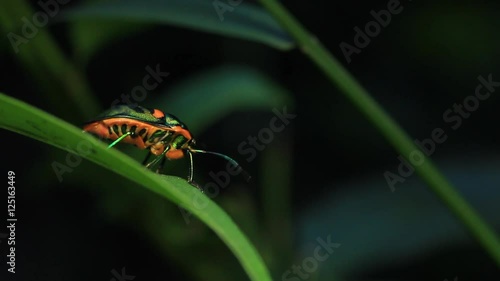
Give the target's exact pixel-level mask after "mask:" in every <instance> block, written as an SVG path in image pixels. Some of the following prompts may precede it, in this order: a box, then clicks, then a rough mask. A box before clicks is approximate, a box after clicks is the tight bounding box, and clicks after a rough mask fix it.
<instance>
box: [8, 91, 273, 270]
mask: <svg viewBox="0 0 500 281" xmlns="http://www.w3.org/2000/svg"><path fill="white" fill-rule="evenodd" d="M0 128H4V129H7V130H10V131H13V132H17V133H19V134H22V135H25V136H28V137H31V138H33V139H36V140H39V141H42V142H45V143H47V144H50V145H53V146H55V147H58V148H60V149H63V150H66V151H69V152H73V153H75V154H77V155H80V156H81V157H84V158H86V159H89V160H91V161H93V162H95V163H97V164H99V165H101V166H103V167H105V168H107V169H109V170H111V171H113V172H115V173H117V174H119V175H122V176H123V177H125V178H128V179H130V180H131V181H134V182H136V183H138V184H140V185H142V186H144V187H145V188H147V189H149V190H151V191H153V192H155V193H157V194H159V195H160V196H163V197H165V198H167V199H169V200H170V201H172V202H173V203H175V204H178V205H180V206H181V207H183V208H185V209H186V210H188V211H190V212H191V213H193V214H194V215H195V216H197V217H198V218H199V219H200V220H201V221H203V222H204V223H205V224H207V225H208V226H209V227H210V228H212V230H213V231H214V232H215V233H216V234H217V235H218V236H219V237H220V238H221V239H222V240H223V241H224V243H226V245H227V246H228V247H229V248H230V249H231V251H232V252H233V253H234V255H235V256H236V257H237V258H238V260H239V261H240V263H241V265H242V266H243V268H244V269H245V271H246V272H247V274H248V276H249V277H250V279H251V280H271V277H270V274H269V272H268V269H267V268H266V266H265V265H264V262H263V260H262V258H261V257H260V256H259V254H258V253H257V251H256V249H255V247H254V246H253V245H252V244H251V243H250V242H249V241H248V239H247V238H246V236H245V235H244V234H243V233H242V232H241V230H240V229H239V228H238V226H237V225H236V224H235V223H234V222H233V221H232V219H231V218H230V217H229V216H228V215H227V214H226V213H225V212H224V211H223V210H222V209H221V208H219V207H218V206H217V205H216V204H215V203H214V202H213V201H211V200H210V199H209V198H208V197H206V196H205V195H203V194H202V193H200V192H199V191H198V190H197V189H195V188H194V187H193V186H191V185H189V184H188V183H187V182H186V181H185V180H184V179H180V178H177V177H172V176H159V175H157V174H155V173H152V172H151V171H149V170H147V169H146V168H145V167H144V166H142V165H140V164H139V163H138V162H137V161H135V160H133V159H131V158H130V157H128V156H127V155H125V154H123V153H121V152H119V151H118V150H115V149H107V148H106V145H105V144H104V143H102V142H101V141H99V140H98V139H96V138H94V137H92V136H91V135H88V134H85V133H82V131H81V130H80V129H78V128H75V127H74V126H72V125H71V124H68V123H66V122H64V121H63V120H60V119H58V118H56V117H54V116H52V115H50V114H48V113H46V112H43V111H41V110H39V109H37V108H34V107H32V106H30V105H28V104H26V103H24V102H22V101H19V100H16V99H14V98H12V97H9V96H7V95H4V94H1V93H0ZM193 198H196V199H197V201H198V202H203V205H204V207H203V208H200V207H198V206H196V205H195V204H193V201H194V200H193Z"/></svg>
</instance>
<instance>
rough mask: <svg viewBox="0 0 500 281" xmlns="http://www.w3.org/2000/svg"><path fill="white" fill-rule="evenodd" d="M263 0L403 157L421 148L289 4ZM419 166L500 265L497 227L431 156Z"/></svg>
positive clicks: (416, 168) (431, 185)
mask: <svg viewBox="0 0 500 281" xmlns="http://www.w3.org/2000/svg"><path fill="white" fill-rule="evenodd" d="M260 2H261V3H262V5H263V6H264V7H266V8H267V9H268V10H269V12H270V13H271V14H272V15H274V17H275V18H276V19H277V20H278V21H279V22H280V23H281V24H282V26H283V28H285V29H286V30H288V32H290V34H291V35H292V37H294V38H295V40H296V41H297V44H298V45H299V47H300V48H301V49H302V50H303V51H304V53H305V54H306V55H307V56H309V58H310V59H311V60H312V61H313V62H314V63H316V65H317V66H318V67H319V68H320V69H321V70H322V71H323V72H324V73H325V74H326V75H327V77H328V78H329V79H330V80H331V82H333V83H334V84H336V85H337V87H339V88H340V90H341V92H342V93H343V94H344V95H345V96H346V97H347V98H348V99H349V100H350V101H351V102H352V103H354V105H355V106H357V107H358V109H359V110H360V111H361V112H362V113H363V114H365V116H366V117H367V118H368V119H369V120H370V121H372V122H373V124H374V125H375V126H376V127H377V129H378V130H379V131H380V132H381V133H382V134H383V135H384V136H385V138H386V139H387V140H388V141H389V142H390V143H391V145H392V146H393V147H394V148H396V150H397V151H398V152H399V153H401V155H402V156H403V157H405V158H406V159H408V156H409V155H410V153H411V152H413V151H420V150H419V149H418V148H417V147H416V146H415V145H414V143H413V142H412V140H411V139H410V137H409V136H408V135H407V134H406V133H405V132H404V130H403V129H402V128H401V127H399V125H398V124H397V123H396V122H395V121H394V120H393V119H392V118H391V117H390V116H389V115H388V114H387V113H386V112H385V111H384V109H383V108H382V107H381V106H380V105H379V104H378V103H377V102H376V101H375V100H374V99H373V98H372V97H371V96H370V94H369V93H368V92H367V91H366V90H365V89H364V88H363V87H362V86H361V85H360V84H359V83H358V82H357V81H356V79H355V78H354V77H353V76H352V75H351V74H350V73H349V72H348V71H347V70H346V69H345V68H344V67H343V66H342V64H341V63H340V62H339V61H338V60H336V59H335V58H334V57H333V56H332V55H331V54H330V53H329V52H328V51H327V50H326V49H325V48H324V47H323V46H322V45H321V44H320V42H319V41H318V40H317V39H316V38H315V37H314V36H313V35H311V34H310V33H309V32H308V31H306V30H305V28H303V27H302V26H301V24H300V23H299V22H298V21H297V20H296V19H295V18H294V17H293V16H292V15H291V14H290V13H289V12H288V11H287V10H286V9H285V7H283V6H282V5H281V4H280V3H279V2H278V1H275V0H260ZM423 155H424V154H423ZM408 160H409V159H408ZM415 170H416V171H417V173H418V174H419V175H420V177H421V178H422V179H423V180H424V181H425V182H426V183H427V184H428V185H429V187H430V188H431V189H432V191H433V192H435V193H436V194H437V195H438V196H439V197H440V198H441V199H442V200H443V201H444V203H445V204H446V205H447V206H448V207H449V208H450V209H451V210H452V212H453V213H454V214H455V215H456V216H457V217H458V218H459V219H460V220H461V221H462V223H463V224H464V225H465V226H466V227H467V228H468V229H469V231H470V232H471V233H472V235H473V236H474V237H475V238H476V239H477V240H478V241H479V242H480V244H481V245H482V246H483V247H484V248H485V250H486V251H487V252H488V253H489V254H490V255H491V257H492V258H493V259H494V260H495V261H496V263H497V265H499V266H500V241H499V240H498V237H497V235H496V234H495V232H494V231H493V229H492V228H490V226H489V225H488V224H487V223H486V222H485V221H483V219H482V218H481V217H480V216H479V215H478V214H477V213H476V211H475V210H474V209H473V208H472V207H471V206H470V205H469V204H468V203H467V201H465V200H464V199H463V197H462V196H461V195H460V194H459V193H458V192H457V191H456V189H455V188H454V187H453V186H452V185H451V184H450V183H449V182H448V181H447V179H446V178H445V177H444V176H443V175H442V174H441V173H440V172H439V170H438V169H437V168H436V166H435V165H434V164H433V163H432V161H431V160H430V158H428V157H425V155H424V163H423V164H422V165H416V166H415Z"/></svg>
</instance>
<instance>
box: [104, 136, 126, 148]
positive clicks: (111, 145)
mask: <svg viewBox="0 0 500 281" xmlns="http://www.w3.org/2000/svg"><path fill="white" fill-rule="evenodd" d="M131 134H132V133H131V132H127V133H126V134H124V135H122V136H121V137H119V138H117V139H116V140H115V141H114V142H112V143H111V144H110V145H108V148H112V147H113V146H115V145H116V144H117V143H119V142H121V141H122V140H123V139H124V138H126V137H128V136H130V135H131Z"/></svg>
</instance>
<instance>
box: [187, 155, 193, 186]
mask: <svg viewBox="0 0 500 281" xmlns="http://www.w3.org/2000/svg"><path fill="white" fill-rule="evenodd" d="M186 152H187V154H188V155H189V174H188V179H187V180H188V182H189V183H192V182H193V174H194V168H193V154H192V153H191V151H189V150H186Z"/></svg>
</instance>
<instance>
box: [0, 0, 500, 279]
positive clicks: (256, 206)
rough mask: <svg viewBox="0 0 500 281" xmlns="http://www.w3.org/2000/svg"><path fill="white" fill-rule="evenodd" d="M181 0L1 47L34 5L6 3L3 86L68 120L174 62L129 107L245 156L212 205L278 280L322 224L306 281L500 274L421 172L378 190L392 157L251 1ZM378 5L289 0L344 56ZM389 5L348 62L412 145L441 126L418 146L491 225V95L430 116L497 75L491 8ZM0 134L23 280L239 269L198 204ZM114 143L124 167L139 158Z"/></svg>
mask: <svg viewBox="0 0 500 281" xmlns="http://www.w3.org/2000/svg"><path fill="white" fill-rule="evenodd" d="M46 2H48V1H46ZM181 2H182V3H187V1H142V2H140V3H141V4H140V5H138V4H137V3H139V1H131V0H128V1H104V0H103V1H71V2H70V3H67V4H60V5H59V7H60V10H61V11H62V12H61V13H58V14H57V15H56V16H55V17H54V18H51V19H50V21H49V24H48V25H47V26H43V27H40V28H38V33H37V35H36V36H35V37H34V38H32V39H29V40H28V41H29V42H28V43H26V44H22V45H20V46H19V50H20V52H19V53H15V52H13V48H12V45H11V42H9V40H8V37H7V34H8V33H9V32H14V33H16V34H20V35H22V25H23V23H24V22H23V21H22V20H21V18H22V17H26V18H27V19H29V20H31V19H32V18H33V15H34V13H35V12H37V11H41V10H42V8H41V7H40V5H39V4H38V2H37V1H31V3H28V2H24V1H14V0H8V1H5V2H4V3H2V9H0V22H1V25H0V28H1V30H2V32H3V33H2V35H3V36H2V38H4V40H2V41H0V42H1V43H0V64H1V65H2V66H3V67H2V70H3V73H2V74H3V75H1V76H0V91H2V92H6V93H8V94H9V95H12V96H14V97H16V98H19V99H21V100H24V101H26V102H28V103H30V104H33V105H35V106H36V107H39V108H42V109H44V110H46V111H47V112H49V113H51V114H53V115H56V116H58V117H61V118H63V119H64V120H66V121H68V122H70V123H72V124H73V125H76V126H80V125H81V123H82V122H84V121H85V120H86V119H88V118H91V117H93V116H94V115H95V114H96V113H97V112H99V111H100V110H102V109H104V108H107V107H109V106H110V104H111V103H112V102H113V101H114V100H116V99H120V95H121V94H123V93H125V94H129V93H130V92H131V89H133V88H134V87H135V86H137V85H140V84H141V83H142V79H143V77H144V75H145V74H146V72H145V70H144V68H145V67H146V66H152V67H154V66H155V65H157V64H160V65H161V69H162V70H165V71H168V72H170V75H169V76H168V77H167V78H166V79H165V81H164V82H163V83H161V84H160V86H159V87H158V88H156V89H154V90H152V91H150V92H148V95H147V98H146V99H145V100H144V101H142V102H141V104H144V105H148V106H151V107H157V108H161V109H164V110H165V111H168V112H172V113H174V114H175V115H178V117H180V118H181V119H182V120H183V121H184V122H186V123H187V124H188V126H189V128H190V129H191V130H192V131H193V133H194V135H195V136H196V138H197V139H198V141H199V143H200V144H201V145H203V148H204V149H207V150H212V151H220V152H221V153H225V154H228V155H230V156H232V157H234V158H235V159H236V160H238V161H241V162H243V163H242V164H243V166H244V168H245V169H247V170H248V171H249V172H250V174H251V175H252V181H251V182H250V183H248V184H247V183H244V182H243V180H242V179H239V178H236V177H235V178H232V180H231V183H230V185H229V186H228V187H227V188H226V189H223V190H221V193H220V194H219V195H218V196H217V197H215V198H214V199H213V200H214V201H215V202H216V204H218V205H220V206H221V208H222V209H223V210H225V211H226V212H227V213H228V215H229V216H230V217H231V218H232V219H233V220H234V222H235V223H236V225H238V226H239V227H240V228H241V230H242V232H243V233H245V234H246V235H247V236H248V237H249V240H250V241H251V242H252V243H253V244H254V245H255V247H256V248H257V250H258V252H259V253H260V254H261V255H262V257H263V258H264V261H265V263H266V265H267V266H268V267H269V269H270V271H271V273H272V275H273V279H275V280H286V279H283V278H282V276H283V274H284V273H285V272H286V271H287V270H293V266H294V265H299V266H303V262H304V261H305V259H306V258H308V257H311V256H313V255H314V251H315V248H316V247H317V245H318V243H317V239H318V238H323V239H326V237H327V236H331V240H332V241H333V242H335V243H340V244H341V246H340V247H339V248H338V249H336V250H335V252H334V253H333V254H332V255H330V256H329V258H328V259H327V260H326V261H324V262H320V263H318V269H317V270H316V271H314V272H312V273H311V274H309V275H310V276H308V280H422V279H425V280H444V279H445V278H447V279H448V280H452V279H453V277H454V276H458V279H459V280H474V279H478V278H481V280H497V279H498V267H497V266H496V265H495V264H494V263H493V262H492V261H491V259H489V258H488V256H487V255H486V254H485V252H484V251H483V249H482V248H480V246H479V245H477V244H476V242H475V241H474V240H473V238H472V237H470V236H469V235H468V233H466V232H465V231H464V229H463V226H462V225H461V224H460V223H459V222H458V221H457V220H456V219H455V218H454V217H452V216H451V215H450V213H449V210H448V209H446V207H444V206H443V205H441V203H440V201H438V200H436V198H435V196H433V195H432V194H430V193H429V192H428V191H427V189H426V187H425V186H424V185H423V183H422V182H420V180H419V179H418V178H417V176H416V175H413V176H411V177H409V178H408V179H406V181H405V182H404V183H401V184H400V185H398V186H397V189H396V191H395V192H393V193H392V192H391V191H390V189H389V188H388V187H387V183H386V182H385V180H384V178H383V173H384V171H386V170H390V171H394V170H395V169H397V165H398V164H399V161H398V159H397V157H398V155H397V153H395V152H394V151H393V148H392V147H390V146H389V145H388V144H387V143H386V141H385V140H384V139H383V138H382V136H381V135H379V133H378V132H377V131H376V130H375V129H374V128H373V127H372V125H371V124H370V123H369V122H368V121H367V120H366V119H365V118H364V117H363V116H361V115H360V114H359V112H358V111H357V110H356V108H355V107H354V106H353V105H352V104H351V103H350V102H349V101H347V100H346V99H344V98H343V96H341V95H340V94H339V93H338V92H337V90H336V89H335V88H333V87H332V86H331V85H330V83H328V81H327V80H326V79H325V78H324V76H323V75H322V73H320V72H319V71H318V70H317V69H316V68H315V67H314V65H312V64H311V63H310V61H308V60H307V59H306V58H305V57H304V56H303V53H301V51H302V50H301V49H293V48H291V47H293V44H291V43H290V42H291V40H290V38H289V36H287V35H286V32H284V31H283V30H282V29H281V28H279V27H277V25H276V23H275V22H274V21H272V20H271V21H270V20H269V19H271V17H270V16H268V15H267V13H265V12H264V10H263V9H262V8H260V7H259V6H257V5H253V2H255V1H250V0H248V1H243V2H242V3H241V4H240V5H239V6H236V7H235V8H234V10H233V11H227V12H226V13H224V17H225V19H224V21H223V22H220V20H219V17H218V15H217V12H216V10H215V9H214V7H213V3H212V1H194V0H192V1H189V3H188V4H185V5H184V4H179V3H181ZM222 2H224V3H229V2H226V1H222ZM122 3H123V4H122ZM134 3H135V4H134ZM197 3H203V7H202V8H200V9H196V10H194V9H193V10H192V11H196V13H198V14H197V15H192V17H190V13H189V9H187V8H186V9H183V11H182V13H181V12H179V13H176V12H175V10H169V9H168V8H166V7H168V6H167V5H170V4H171V5H173V6H172V7H180V8H182V7H192V5H196V4H197ZM233 3H234V2H233ZM387 3H388V1H372V2H367V3H360V2H328V3H326V2H319V1H312V2H307V3H305V2H303V1H287V2H286V3H284V4H285V5H286V6H287V8H289V9H290V10H291V11H292V12H293V13H294V14H295V15H296V17H297V19H299V20H300V21H301V22H302V23H303V24H304V25H305V26H306V27H307V28H308V29H309V30H311V31H312V32H313V33H314V34H315V35H316V36H317V37H318V38H319V40H320V41H321V42H322V43H323V45H324V46H326V47H327V48H328V49H329V50H330V51H331V52H332V53H333V54H334V55H335V56H336V57H337V58H338V59H339V60H340V61H342V62H345V59H344V55H343V54H342V51H341V50H340V48H339V44H340V43H341V42H347V43H349V44H352V43H353V37H354V35H355V32H354V31H353V28H354V27H355V26H358V27H361V28H363V27H364V25H365V24H366V23H367V22H369V21H371V20H373V18H372V16H371V15H370V11H371V10H375V11H379V10H381V9H385V8H386V7H387ZM401 3H402V5H403V7H404V9H403V11H402V12H401V13H400V14H397V15H392V19H391V23H390V24H389V25H388V26H387V27H384V28H383V29H382V30H381V33H380V34H379V35H378V36H376V37H375V38H371V42H370V44H369V45H368V46H367V47H366V48H363V49H362V50H361V52H360V53H359V54H355V55H353V57H352V62H351V63H350V64H347V63H345V66H346V67H347V68H348V69H349V71H350V72H351V73H353V74H354V76H356V77H357V78H358V79H359V81H361V83H362V84H363V85H364V86H365V87H366V88H367V89H369V90H370V93H371V94H373V97H374V98H375V99H376V100H377V101H379V102H380V103H381V104H382V106H383V107H384V108H386V109H387V110H388V112H389V113H390V114H391V115H392V116H393V117H394V118H395V119H396V120H398V122H399V123H400V124H401V125H402V127H403V128H405V129H406V130H407V131H408V132H409V134H410V135H411V136H412V137H414V138H415V139H420V140H422V139H424V138H428V137H430V132H431V131H432V130H433V129H434V128H436V127H442V128H444V129H445V131H446V133H447V134H448V136H449V137H448V139H447V141H446V142H445V143H443V144H440V145H438V146H437V147H436V151H435V153H434V154H432V155H431V158H432V159H433V160H435V161H436V162H437V163H438V166H439V167H440V168H442V170H443V171H444V173H445V175H446V176H447V177H448V178H449V179H450V180H451V181H452V182H453V183H454V184H455V185H456V186H457V187H458V189H459V191H460V192H461V193H462V194H463V196H464V197H465V198H466V199H467V200H468V201H469V202H471V204H472V205H473V206H474V207H475V208H476V209H477V210H478V211H479V212H480V214H481V215H482V216H484V218H485V219H486V220H487V221H488V222H489V223H490V224H491V225H492V226H493V227H494V228H495V229H496V230H497V231H499V230H500V226H499V218H498V213H499V211H500V209H499V208H498V202H497V201H498V198H499V197H498V194H497V191H496V189H498V188H497V187H498V186H499V184H500V179H499V178H498V168H499V167H500V165H499V161H500V157H499V153H498V152H500V151H499V150H498V139H499V138H500V134H499V132H498V130H495V129H494V127H493V126H492V124H495V121H496V120H497V119H498V118H499V117H498V114H496V105H497V104H498V101H499V98H498V97H497V95H495V94H492V96H491V97H490V98H489V99H488V100H486V101H483V102H481V104H480V106H479V109H478V110H477V111H475V112H473V113H472V114H471V116H470V118H467V119H464V120H463V121H464V122H463V125H462V126H461V127H460V128H459V129H458V130H451V129H450V128H449V126H448V124H446V123H445V122H444V120H443V116H442V115H443V112H445V111H446V110H447V109H448V108H452V106H453V104H454V103H461V102H462V101H463V100H464V98H465V97H467V96H469V95H472V94H474V91H475V87H476V86H477V84H478V81H477V77H478V76H479V75H483V76H487V75H488V74H490V73H491V74H493V77H494V80H495V79H499V78H497V77H500V76H499V75H498V73H499V72H498V58H499V56H498V50H499V48H498V47H499V42H498V38H497V37H496V33H495V30H496V27H497V26H498V17H497V16H496V15H497V13H498V11H499V8H500V7H499V4H498V3H494V2H481V1H479V2H474V3H471V2H466V1H462V2H461V1H458V2H456V1H454V2H450V1H448V2H447V1H445V2H429V3H424V2H418V1H417V2H416V1H412V2H404V1H402V2H401ZM121 5H124V6H123V7H122V6H121ZM158 5H160V6H163V7H159V6H158ZM99 7H103V8H102V10H100V11H99ZM200 7H201V6H200ZM135 11H138V12H139V11H140V13H137V14H136V13H135ZM107 13H109V14H107ZM148 13H149V14H148ZM153 14H154V15H153ZM252 15H258V16H257V18H254V17H253V16H252ZM261 20H262V21H261ZM209 21H210V22H209ZM200 31H201V32H200ZM214 34H216V35H217V36H214ZM219 35H222V36H219ZM257 37H258V38H257ZM239 39H245V40H239ZM270 46H271V47H277V48H269V47H270ZM281 50H289V51H288V52H281ZM74 77H77V79H76V80H75V79H74ZM499 80H500V79H499ZM75 93H76V95H75ZM81 93H84V94H81ZM80 94H81V95H80ZM240 96H241V98H239V97H240ZM81 97H86V98H88V99H89V102H85V100H83V99H81ZM212 98H213V99H212ZM215 99H217V100H218V102H217V101H216V100H215ZM284 105H288V106H290V110H289V111H290V112H294V113H296V114H297V116H298V117H297V118H296V119H294V120H293V122H292V124H290V125H289V126H287V127H286V128H285V130H284V131H283V132H280V133H279V134H278V133H277V134H275V137H274V139H273V141H272V142H271V143H269V144H268V145H266V147H265V149H263V150H262V151H258V153H257V157H256V158H255V159H254V160H253V161H251V162H245V161H244V160H245V156H244V155H241V154H238V150H237V148H238V145H239V144H240V143H242V142H243V141H247V140H248V137H249V136H256V135H258V133H259V132H260V130H261V129H262V128H266V127H268V126H269V122H270V119H271V118H272V117H273V116H274V115H273V113H272V111H271V109H272V108H274V107H277V108H281V107H282V106H284ZM1 133H2V144H3V145H4V147H5V148H12V149H15V150H16V152H18V155H19V157H17V158H14V159H12V160H11V161H9V162H8V163H4V164H3V165H4V166H6V169H10V170H12V169H14V170H15V171H16V173H19V176H18V181H19V182H18V183H17V184H18V186H19V188H18V191H19V203H20V204H21V205H20V207H19V217H20V218H23V221H24V223H23V224H21V225H20V226H19V229H18V231H17V234H18V235H19V237H22V240H21V238H20V240H19V252H18V254H19V256H18V258H19V266H20V268H21V266H25V267H24V269H23V270H22V271H20V273H19V275H18V276H19V277H20V278H21V279H23V277H26V278H25V279H23V280H32V278H31V276H37V277H38V278H39V280H68V279H71V280H92V279H104V280H108V279H111V278H112V277H113V276H112V274H111V270H112V269H116V270H117V271H120V269H121V268H122V267H125V268H126V271H127V273H129V274H131V275H134V276H137V277H136V278H137V280H138V279H144V280H147V279H158V278H165V279H172V280H244V279H245V278H246V277H245V273H244V271H243V270H242V268H241V266H240V265H238V261H237V259H236V258H235V257H234V256H233V255H232V253H231V252H230V251H229V250H228V248H227V247H225V246H224V245H223V243H222V241H221V240H220V239H219V238H218V237H217V236H216V235H215V234H214V233H213V232H211V231H210V230H209V228H207V227H206V226H205V225H204V224H203V223H202V222H200V221H197V220H196V219H194V218H193V217H191V220H190V222H189V224H186V221H185V220H184V217H183V215H182V214H181V212H180V211H179V209H178V208H177V206H175V205H174V204H171V203H170V202H169V201H165V200H164V199H162V198H160V197H158V196H156V195H155V194H154V193H151V192H149V191H148V190H146V189H143V188H137V187H138V186H139V185H138V184H136V183H131V182H130V181H128V180H126V179H125V178H123V177H117V176H116V175H115V174H114V173H111V172H109V171H108V170H106V169H103V168H102V167H101V166H98V165H96V164H94V163H92V162H90V161H83V162H82V163H81V164H80V165H79V166H78V167H77V168H75V169H74V171H72V172H71V173H67V174H65V175H64V180H63V181H62V182H59V181H58V180H57V177H56V176H55V173H54V171H53V170H52V167H51V164H52V163H53V162H54V161H59V162H64V161H65V157H66V155H67V153H66V152H64V151H61V150H58V149H53V148H51V147H49V146H46V145H44V144H41V143H39V142H35V141H32V140H31V139H28V138H24V137H21V136H18V135H17V134H14V133H11V132H9V131H2V132H1ZM117 149H120V150H122V151H124V152H126V153H127V154H128V155H130V156H132V157H133V158H134V159H136V160H137V162H139V161H142V158H143V157H144V153H145V152H144V151H140V150H137V149H135V148H133V147H129V146H126V145H123V146H121V145H120V146H118V147H117ZM224 167H225V163H224V161H222V160H220V159H217V158H215V159H214V158H212V157H209V156H200V157H197V158H196V159H195V176H196V177H197V181H198V182H200V183H201V184H204V183H207V182H210V181H211V180H212V179H211V178H210V176H209V173H210V172H211V171H214V172H216V171H219V169H222V168H224ZM165 172H166V173H167V174H169V175H177V176H180V177H183V178H184V177H185V175H186V173H187V161H185V160H179V161H175V162H174V161H172V162H169V163H168V165H167V167H166V169H165ZM2 245H4V244H3V243H2V244H0V249H1V247H2ZM20 270H21V269H20ZM0 274H3V272H2V273H0ZM28 275H29V276H28ZM159 276H161V277H159ZM289 277H295V278H296V279H299V280H303V279H304V278H299V276H298V275H296V274H291V275H289ZM30 278H31V279H30ZM291 280H294V279H291Z"/></svg>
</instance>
